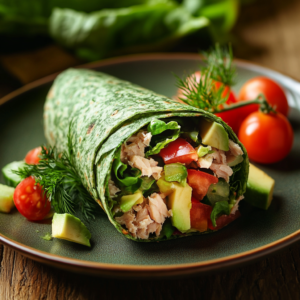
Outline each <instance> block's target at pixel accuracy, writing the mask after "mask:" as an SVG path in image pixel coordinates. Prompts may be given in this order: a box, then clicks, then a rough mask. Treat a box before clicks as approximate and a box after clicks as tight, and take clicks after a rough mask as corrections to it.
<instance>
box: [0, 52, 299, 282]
mask: <svg viewBox="0 0 300 300" xmlns="http://www.w3.org/2000/svg"><path fill="white" fill-rule="evenodd" d="M199 63H200V61H199V57H198V56H197V55H185V54H182V55H180V54H159V55H140V56H129V57H124V58H117V59H110V60H106V61H102V62H99V63H93V64H89V65H86V66H85V67H89V68H93V69H96V70H100V71H102V72H106V73H109V74H112V75H114V76H117V77H120V78H122V79H126V80H129V81H132V82H134V83H137V84H139V85H141V86H144V87H146V88H149V89H151V90H154V91H155V92H158V93H161V94H164V95H167V96H170V97H172V96H173V95H175V93H176V87H175V79H174V76H173V75H172V73H175V74H178V75H179V76H181V75H183V73H184V71H187V72H189V71H194V70H196V69H197V67H198V66H199ZM236 64H237V71H238V78H237V79H238V82H237V85H236V86H235V89H234V90H235V91H236V92H237V91H238V90H239V88H240V87H241V85H242V84H243V83H244V82H245V81H246V80H248V79H249V78H251V77H253V76H257V75H265V76H268V77H270V78H273V79H275V80H277V81H278V82H279V83H281V85H282V86H283V87H284V88H285V90H286V92H287V95H288V97H289V102H290V106H291V107H293V108H291V112H290V116H289V117H290V121H291V123H292V125H293V128H294V133H295V140H294V146H293V149H292V151H291V153H290V154H289V156H288V157H287V158H285V159H284V160H282V161H281V162H279V163H277V164H273V165H268V166H263V165H259V167H260V168H262V169H263V170H264V171H266V172H267V173H268V174H269V175H271V176H272V177H273V178H274V179H275V180H276V186H275V191H274V200H273V202H272V204H271V206H270V208H269V210H268V211H262V210H258V209H252V208H251V207H249V206H247V205H246V203H243V204H242V205H241V206H242V207H241V210H242V217H241V218H239V219H238V220H236V221H235V222H233V223H232V224H230V225H229V226H227V227H226V228H224V229H222V230H220V231H218V232H215V233H212V234H208V235H203V236H196V237H187V238H183V239H179V240H173V241H167V242H160V243H135V242H133V241H130V240H128V239H126V238H124V237H123V236H122V235H121V234H119V233H118V232H117V231H116V230H115V228H114V227H113V226H112V225H111V224H110V222H109V221H108V219H107V218H106V216H105V215H102V216H100V217H99V218H98V219H97V220H96V221H94V222H91V223H90V224H88V227H89V229H90V231H91V233H92V247H91V248H88V247H84V246H81V245H77V244H74V243H71V242H68V241H63V240H58V239H54V240H52V241H45V240H43V239H41V236H42V235H44V234H45V233H48V232H51V225H50V222H49V221H48V222H47V221H45V222H41V223H38V222H35V223H34V222H29V221H27V220H26V219H25V218H24V217H22V216H21V215H20V214H19V213H18V212H17V211H14V212H13V213H11V214H1V215H0V241H1V242H2V243H5V244H7V245H9V246H11V247H13V248H15V249H16V250H18V251H20V252H22V253H23V254H24V255H26V256H28V257H31V258H32V259H35V260H37V261H41V262H44V263H47V264H50V265H52V266H57V267H60V268H64V269H69V270H74V271H79V272H85V273H90V274H98V275H105V276H113V277H122V276H124V277H125V276H126V277H128V276H134V277H139V278H140V277H153V276H168V277H170V276H175V275H184V274H191V273H196V272H198V273H199V272H207V271H217V270H220V269H224V268H228V267H232V266H240V265H241V264H242V263H246V262H249V261H253V260H255V259H257V258H260V257H263V256H265V255H267V254H269V253H271V252H274V251H276V250H279V249H281V248H283V247H286V246H288V245H290V244H291V243H293V242H295V241H297V240H299V238H300V230H299V228H300V217H299V216H300V202H299V184H298V182H299V180H300V155H299V153H300V113H299V111H298V110H297V108H296V107H297V103H300V84H299V83H298V82H297V81H295V80H293V79H291V78H289V77H287V76H284V75H281V74H279V73H277V72H275V71H272V70H270V69H266V68H263V67H259V66H255V65H253V64H250V63H246V62H241V61H237V62H236ZM54 77H55V75H53V76H49V77H47V78H44V79H41V80H39V81H37V82H35V83H33V84H30V85H28V86H25V87H23V88H21V89H20V90H17V91H16V92H13V93H12V94H10V95H8V96H6V97H5V98H2V99H1V100H0V104H1V103H2V105H1V106H0V141H1V142H0V168H2V167H3V166H4V165H6V164H7V163H9V162H11V161H14V160H21V159H23V158H24V156H25V154H26V153H27V151H28V150H30V149H32V148H34V147H37V146H39V145H40V144H42V143H43V142H45V139H44V135H43V103H44V100H45V96H46V93H47V91H48V89H49V87H50V86H51V84H52V81H53V79H54ZM258 146H259V145H258ZM0 182H3V177H0Z"/></svg>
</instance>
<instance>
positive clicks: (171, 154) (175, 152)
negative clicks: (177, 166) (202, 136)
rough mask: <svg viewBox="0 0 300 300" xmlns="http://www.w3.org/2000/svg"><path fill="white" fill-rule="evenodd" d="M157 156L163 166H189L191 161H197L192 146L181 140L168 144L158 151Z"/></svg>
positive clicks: (196, 155)
mask: <svg viewBox="0 0 300 300" xmlns="http://www.w3.org/2000/svg"><path fill="white" fill-rule="evenodd" d="M159 155H160V156H161V157H162V159H163V160H164V162H165V164H172V163H182V164H187V165H188V164H190V163H191V162H192V161H197V160H198V154H197V151H196V150H195V149H194V148H193V146H192V145H191V144H190V143H188V142H187V141H186V140H184V139H182V138H178V139H177V140H175V141H173V142H171V143H170V144H168V146H167V147H166V148H164V149H162V150H160V153H159Z"/></svg>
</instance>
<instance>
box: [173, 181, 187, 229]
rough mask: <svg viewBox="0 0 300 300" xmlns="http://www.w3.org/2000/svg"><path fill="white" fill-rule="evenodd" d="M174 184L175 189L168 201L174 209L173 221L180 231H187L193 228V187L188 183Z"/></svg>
mask: <svg viewBox="0 0 300 300" xmlns="http://www.w3.org/2000/svg"><path fill="white" fill-rule="evenodd" d="M173 184H174V190H173V192H172V193H171V194H170V195H169V196H168V201H167V206H168V208H169V209H171V210H172V217H171V222H172V225H173V226H174V227H176V228H177V229H178V230H179V231H181V232H186V231H187V230H189V229H191V217H190V210H191V207H192V188H191V187H190V186H189V185H188V184H186V185H185V186H181V185H180V184H178V183H173Z"/></svg>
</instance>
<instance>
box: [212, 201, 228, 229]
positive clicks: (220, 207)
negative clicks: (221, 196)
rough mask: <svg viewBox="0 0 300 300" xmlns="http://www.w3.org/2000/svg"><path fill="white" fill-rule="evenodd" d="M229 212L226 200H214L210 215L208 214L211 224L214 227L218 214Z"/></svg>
mask: <svg viewBox="0 0 300 300" xmlns="http://www.w3.org/2000/svg"><path fill="white" fill-rule="evenodd" d="M229 214H230V210H229V204H228V201H225V200H224V201H219V202H216V204H215V206H214V208H213V210H212V212H211V215H210V219H211V221H212V223H213V226H214V227H215V226H216V225H217V224H216V219H217V217H218V216H220V215H229Z"/></svg>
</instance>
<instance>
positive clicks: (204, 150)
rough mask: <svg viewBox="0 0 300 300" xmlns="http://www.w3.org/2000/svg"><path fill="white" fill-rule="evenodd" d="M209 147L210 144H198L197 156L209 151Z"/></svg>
mask: <svg viewBox="0 0 300 300" xmlns="http://www.w3.org/2000/svg"><path fill="white" fill-rule="evenodd" d="M211 151H212V150H211V147H210V146H207V147H205V146H202V145H200V146H199V148H198V149H197V154H198V157H202V156H204V155H206V154H208V153H211Z"/></svg>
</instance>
